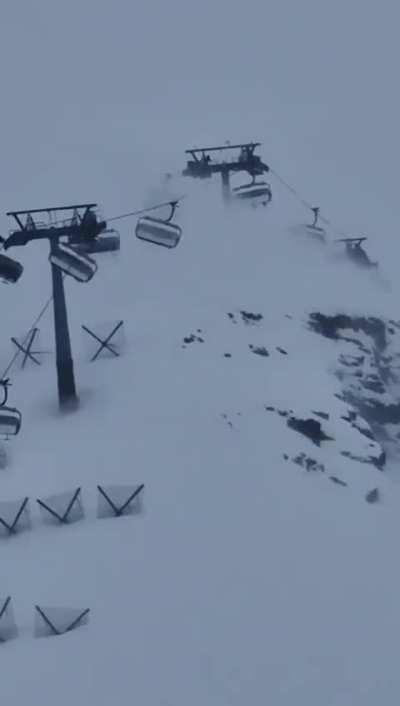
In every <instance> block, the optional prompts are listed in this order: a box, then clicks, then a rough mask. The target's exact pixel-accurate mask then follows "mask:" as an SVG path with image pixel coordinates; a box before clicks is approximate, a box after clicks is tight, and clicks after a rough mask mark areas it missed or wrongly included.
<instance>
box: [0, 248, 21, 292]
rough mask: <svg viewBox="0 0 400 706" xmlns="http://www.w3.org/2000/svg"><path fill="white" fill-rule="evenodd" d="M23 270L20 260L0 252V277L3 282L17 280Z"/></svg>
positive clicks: (8, 282) (7, 282)
mask: <svg viewBox="0 0 400 706" xmlns="http://www.w3.org/2000/svg"><path fill="white" fill-rule="evenodd" d="M23 271H24V268H23V266H22V265H21V263H20V262H17V260H13V259H12V258H11V257H7V255H3V254H2V253H0V279H1V280H2V281H3V282H5V283H6V284H10V283H13V284H14V283H15V282H17V281H18V280H19V278H20V277H21V275H22V273H23Z"/></svg>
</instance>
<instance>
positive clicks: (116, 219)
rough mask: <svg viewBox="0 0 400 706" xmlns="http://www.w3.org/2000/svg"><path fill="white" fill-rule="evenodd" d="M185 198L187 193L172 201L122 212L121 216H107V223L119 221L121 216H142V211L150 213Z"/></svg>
mask: <svg viewBox="0 0 400 706" xmlns="http://www.w3.org/2000/svg"><path fill="white" fill-rule="evenodd" d="M184 198H186V194H184V195H183V196H180V197H179V198H177V199H171V200H170V201H163V202H162V203H158V204H156V205H155V206H149V207H148V208H140V209H137V210H136V211H130V212H129V213H122V214H121V215H120V216H113V217H112V218H107V223H111V222H112V221H118V220H120V219H121V218H130V217H131V216H140V215H141V214H142V213H150V211H156V210H157V209H158V208H162V207H163V206H172V204H174V203H179V201H182V200H183V199H184Z"/></svg>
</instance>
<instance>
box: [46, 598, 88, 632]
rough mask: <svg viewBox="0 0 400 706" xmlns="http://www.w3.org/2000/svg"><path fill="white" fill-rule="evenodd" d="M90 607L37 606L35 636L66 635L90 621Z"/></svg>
mask: <svg viewBox="0 0 400 706" xmlns="http://www.w3.org/2000/svg"><path fill="white" fill-rule="evenodd" d="M89 613H90V608H85V610H81V609H77V608H62V607H41V606H38V605H36V606H35V628H34V634H35V637H51V636H53V635H64V633H66V632H71V630H76V629H77V628H80V627H82V625H87V623H88V622H89Z"/></svg>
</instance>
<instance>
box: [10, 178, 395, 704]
mask: <svg viewBox="0 0 400 706" xmlns="http://www.w3.org/2000/svg"><path fill="white" fill-rule="evenodd" d="M192 190H193V191H194V193H192V195H191V197H190V198H189V197H188V199H187V200H186V201H185V202H184V206H182V210H181V220H182V224H183V225H184V227H185V237H184V240H183V241H182V243H181V245H180V247H179V248H177V249H176V251H164V250H163V249H157V248H152V247H151V246H149V245H146V244H144V243H141V242H139V241H136V240H135V239H134V237H133V233H132V230H133V229H132V227H131V226H130V227H126V226H125V228H124V229H123V243H122V250H121V254H120V255H119V256H115V257H114V256H104V257H103V258H102V259H100V257H99V264H100V270H99V273H98V275H97V276H96V279H95V280H93V282H92V283H91V284H90V285H87V286H85V285H77V284H76V285H75V283H68V287H67V289H68V300H69V304H70V321H71V331H72V333H73V345H74V349H75V352H76V372H77V378H78V381H79V388H80V396H81V408H80V410H79V411H78V412H77V413H76V414H74V415H71V416H68V417H64V416H60V415H59V414H58V413H57V411H56V403H55V376H54V370H53V366H54V360H52V358H51V357H49V359H48V361H47V362H46V364H45V365H44V366H43V367H42V368H41V369H40V370H39V369H36V368H35V369H34V368H31V369H29V370H28V369H26V370H25V371H24V372H18V374H15V376H14V377H13V384H14V387H13V388H12V400H13V401H14V402H18V405H19V406H20V407H21V409H22V411H23V414H24V427H23V430H22V432H21V434H20V436H19V437H18V438H17V439H16V440H15V442H13V443H12V462H11V464H10V466H9V468H7V469H6V470H5V471H3V472H2V477H1V489H2V498H3V499H10V500H11V499H14V498H18V497H21V496H24V495H29V496H30V497H31V498H32V500H33V501H34V500H35V498H36V497H41V496H45V495H48V494H51V493H54V492H57V491H64V490H65V491H67V490H70V489H73V488H74V487H76V486H78V485H82V487H83V493H84V502H85V506H86V510H87V513H86V518H85V520H84V521H83V522H81V523H77V524H75V525H72V526H70V527H55V528H49V527H46V526H44V525H43V523H42V522H41V521H40V516H39V513H37V512H36V510H35V508H33V507H32V511H33V512H32V514H33V528H32V531H31V532H29V533H25V534H21V535H19V536H16V537H15V538H12V539H11V540H9V541H6V542H3V543H2V546H1V554H2V568H3V571H2V584H1V585H2V593H3V594H5V595H6V594H7V595H8V594H11V595H12V596H13V599H14V605H15V611H16V615H17V620H18V625H19V628H20V631H21V636H20V638H19V639H18V640H15V641H13V642H9V643H6V644H5V645H3V647H2V672H1V673H2V679H1V684H0V693H1V695H2V698H4V700H6V699H7V700H8V701H9V702H10V703H12V704H14V703H15V704H19V703H23V702H24V701H26V700H28V699H30V700H32V699H33V700H35V701H41V702H42V703H46V704H47V703H50V702H51V701H53V699H54V697H55V694H57V700H58V702H59V703H60V704H62V706H64V704H70V703H71V702H73V703H77V704H86V703H96V704H98V705H103V704H107V703H109V701H110V700H111V699H113V698H114V699H115V697H117V698H118V699H119V700H120V701H122V702H125V701H126V703H130V702H131V701H132V700H133V699H140V701H141V702H142V703H143V704H149V705H150V704H152V705H153V704H184V703H187V702H188V700H190V701H191V702H192V703H195V704H197V703H198V704H200V703H202V702H204V701H205V700H207V701H208V703H215V704H217V703H221V702H222V703H227V704H239V703H243V700H247V701H248V702H255V703H258V702H264V701H266V700H270V699H271V700H273V701H274V703H275V704H279V705H281V704H282V705H285V706H286V705H288V704H292V703H302V702H304V703H306V702H307V704H320V703H321V702H323V703H327V704H340V705H342V704H350V703H352V704H361V703H362V704H373V703H376V701H377V700H378V699H380V701H381V702H382V703H385V704H394V703H395V702H396V700H397V695H398V692H399V686H400V685H399V681H398V670H397V668H396V667H397V664H396V657H395V655H396V649H395V648H396V644H397V632H398V626H397V623H396V614H397V610H396V605H397V597H396V593H397V592H396V586H397V581H398V571H397V567H396V565H395V562H393V558H392V550H391V547H392V543H393V537H394V536H396V534H397V526H398V519H397V516H398V513H397V505H398V488H397V485H396V479H392V478H391V476H390V475H387V474H383V473H382V472H381V471H378V470H377V469H375V468H374V467H373V466H366V465H364V464H359V463H357V462H354V461H350V460H349V459H346V458H343V457H341V456H340V454H339V450H340V448H341V447H340V445H339V444H340V443H341V442H342V441H343V443H347V444H348V445H349V448H353V446H354V445H355V446H357V444H358V443H359V434H358V432H357V433H354V434H353V436H350V438H347V439H346V440H344V439H343V434H344V435H345V434H346V433H347V434H348V430H347V428H346V430H344V429H343V430H341V429H340V428H339V426H338V425H339V421H338V420H339V417H340V415H339V413H337V412H336V410H335V402H334V400H335V398H334V396H333V395H334V392H335V391H337V390H338V389H339V388H338V383H337V381H335V378H334V377H333V376H332V374H331V371H330V356H332V361H333V354H332V351H331V349H330V346H331V343H329V342H326V341H325V340H324V339H323V338H320V337H318V336H317V335H316V334H314V333H312V332H310V331H309V330H308V329H307V326H306V323H307V312H309V311H310V308H311V307H312V308H315V307H314V306H313V305H314V304H315V302H316V298H317V301H318V306H319V309H322V310H323V311H327V312H328V313H329V312H334V311H336V310H337V309H338V307H339V308H340V307H343V306H345V305H348V301H347V298H346V296H345V291H346V290H347V291H350V288H351V291H352V297H353V303H352V307H351V313H361V312H365V311H366V310H367V311H368V314H376V313H379V312H381V311H382V310H383V311H384V312H385V314H386V315H387V314H389V312H390V306H391V301H392V295H391V293H390V292H389V291H388V290H387V288H385V287H382V286H381V284H380V283H379V282H376V281H374V280H373V276H371V275H369V274H365V273H358V272H354V271H353V270H351V268H350V267H349V266H347V265H346V264H344V263H341V264H338V263H337V262H336V260H335V259H332V258H331V256H330V255H329V253H328V249H327V248H324V247H323V246H320V245H319V244H318V245H316V244H315V243H313V242H311V241H310V239H308V238H307V237H306V236H305V237H304V238H303V237H299V236H298V234H297V235H296V236H294V235H293V232H292V230H291V229H290V226H291V225H292V224H293V220H294V219H295V218H296V217H297V213H296V212H293V215H290V211H291V209H290V205H289V203H288V202H287V197H286V208H282V205H283V203H284V196H283V194H280V193H279V188H278V187H277V188H276V202H274V204H273V205H272V206H271V209H270V210H267V211H266V210H261V211H260V210H257V211H255V212H253V211H252V210H251V209H250V210H248V209H246V208H233V209H231V210H229V211H226V210H225V209H224V208H223V207H222V205H221V204H220V203H219V193H218V192H217V193H216V194H214V193H213V192H212V191H211V189H210V188H209V187H208V186H207V187H205V188H204V190H203V189H202V188H201V187H200V188H199V189H197V188H196V189H192ZM31 247H32V249H33V250H35V252H33V250H32V256H31V261H32V263H33V262H35V265H37V267H38V268H39V269H40V268H42V267H43V275H45V272H46V267H47V265H45V264H44V262H45V258H44V256H43V253H39V251H38V249H37V248H36V246H34V245H32V246H31ZM39 249H40V248H39ZM371 277H372V279H371ZM339 278H340V282H341V287H340V288H338V286H337V283H338V279H339ZM29 284H31V283H29V274H28V276H27V277H26V279H25V280H21V283H20V285H17V286H16V287H14V289H13V290H12V292H11V288H7V290H6V293H7V296H11V295H12V296H13V297H14V298H15V301H17V302H18V300H19V304H18V305H17V306H21V308H22V306H23V307H24V311H25V312H26V310H27V308H28V309H31V311H30V312H29V317H28V318H29V319H30V317H31V314H33V312H34V311H36V310H38V309H39V308H40V307H39V304H40V303H41V302H42V300H43V298H45V296H44V295H45V294H47V293H48V281H46V279H45V276H43V281H42V282H41V286H40V289H41V292H40V295H41V296H39V292H38V291H36V292H35V299H37V301H33V297H31V301H30V302H29V304H30V306H29V307H27V296H28V294H27V292H28V287H29ZM38 289H39V287H38ZM316 293H317V294H316ZM348 308H349V307H348ZM16 310H17V308H16ZM241 311H248V312H253V313H260V314H262V316H263V319H262V320H261V322H260V323H259V324H253V325H251V324H250V325H249V324H246V323H245V321H244V320H243V317H242V316H241V314H240V312H241ZM228 314H233V318H232V317H230V316H228ZM287 315H289V316H290V317H292V318H287ZM26 317H27V314H25V324H26V323H28V322H27V320H26ZM118 317H121V318H123V319H124V320H125V322H126V350H125V353H124V356H123V357H121V359H119V360H114V359H106V360H99V361H97V362H96V363H89V362H87V359H86V358H85V355H84V349H85V346H84V345H83V342H82V341H81V340H80V331H79V329H80V324H81V323H83V322H86V323H87V324H89V325H90V324H91V323H94V322H96V321H107V320H113V318H114V319H115V318H118ZM23 319H24V317H23V316H22V315H21V319H20V328H23ZM235 321H236V323H235ZM9 323H10V326H11V322H9ZM51 330H52V321H51V316H50V312H49V314H48V315H47V317H45V318H44V320H43V322H42V325H41V334H42V338H43V343H44V344H45V345H46V346H48V344H49V342H50V343H51V340H52V339H51ZM11 331H15V325H14V328H12V327H11V328H10V332H11ZM191 334H194V335H195V336H198V337H200V338H202V339H203V340H204V342H199V341H194V342H193V343H187V344H185V343H184V338H185V337H188V336H189V337H190V336H191ZM5 340H6V339H5ZM250 345H252V346H254V347H259V346H265V347H266V348H267V349H268V351H269V353H270V355H269V357H264V356H260V355H256V354H254V353H253V352H252V350H251V349H250V348H249V346H250ZM277 347H280V348H282V349H284V350H286V351H287V353H288V355H283V354H282V353H280V352H279V351H278V350H277ZM6 349H7V350H6ZM6 352H7V354H10V352H11V351H10V348H7V346H4V350H3V354H4V355H5V353H6ZM226 353H230V354H231V357H230V358H226V357H225V354H226ZM336 402H337V403H338V404H339V402H338V401H337V400H336ZM271 404H272V405H277V406H278V407H281V408H285V409H287V408H290V409H293V410H295V411H296V412H298V413H299V414H300V415H301V414H304V413H305V414H307V413H309V412H310V410H315V409H317V410H318V409H322V410H327V411H329V413H330V414H331V415H333V421H331V423H330V424H331V426H329V424H328V426H327V433H330V432H333V434H334V435H335V436H337V437H338V439H340V441H337V442H333V443H332V442H331V443H330V442H326V444H325V445H322V446H321V448H314V447H313V444H312V442H311V441H310V440H308V439H306V438H305V437H303V436H302V435H299V434H297V433H296V432H295V431H293V430H291V429H289V428H287V426H286V425H285V422H284V420H283V419H282V418H280V417H279V415H275V414H271V413H269V412H267V411H266V410H265V406H267V405H271ZM332 425H333V426H332ZM344 426H345V425H344V423H343V427H344ZM329 444H330V445H329ZM301 453H305V454H311V455H312V456H313V458H316V459H317V460H318V461H320V462H323V463H324V464H326V466H327V469H328V470H329V472H330V474H331V475H335V476H336V477H340V478H341V479H342V480H345V481H346V482H347V483H348V487H347V488H345V487H341V486H339V485H337V484H333V483H332V482H330V481H329V478H328V475H327V474H326V473H325V474H318V473H316V474H315V473H307V472H306V471H305V470H303V469H301V468H299V467H298V466H296V465H294V464H292V463H290V462H288V461H286V460H285V459H284V458H283V455H284V454H287V455H289V457H293V456H295V455H297V454H301ZM141 482H143V483H145V490H144V506H145V512H144V514H143V516H139V517H126V518H121V519H115V520H111V519H110V520H96V517H95V504H96V484H97V483H101V484H110V483H133V484H135V483H141ZM375 486H379V488H380V490H381V493H382V494H383V497H384V504H383V505H377V506H371V505H368V504H367V503H366V502H365V500H364V494H365V492H367V491H368V490H370V489H371V488H373V487H375ZM34 603H39V605H53V604H54V605H67V606H68V605H71V606H73V607H75V606H76V607H77V608H79V607H82V608H85V607H90V608H91V611H92V615H91V620H90V623H89V625H88V626H87V627H84V628H81V629H80V630H77V631H76V632H73V633H70V634H69V635H66V636H62V637H59V638H53V639H48V640H34V638H33V636H32V625H33V604H34ZM378 606H379V608H378Z"/></svg>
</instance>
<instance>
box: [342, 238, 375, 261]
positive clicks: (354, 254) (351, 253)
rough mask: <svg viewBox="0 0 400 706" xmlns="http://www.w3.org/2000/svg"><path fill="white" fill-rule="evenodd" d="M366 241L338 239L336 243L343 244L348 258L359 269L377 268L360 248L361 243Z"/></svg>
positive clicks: (362, 239) (360, 239) (363, 239)
mask: <svg viewBox="0 0 400 706" xmlns="http://www.w3.org/2000/svg"><path fill="white" fill-rule="evenodd" d="M365 240H367V238H366V237H362V238H338V240H337V241H336V242H337V243H345V246H346V253H347V255H348V257H349V258H350V259H351V260H353V262H355V263H356V265H359V266H360V267H368V268H370V267H378V263H377V262H372V260H370V259H369V257H368V255H367V253H366V252H365V250H364V249H363V248H362V247H361V243H363V242H364V241H365Z"/></svg>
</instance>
